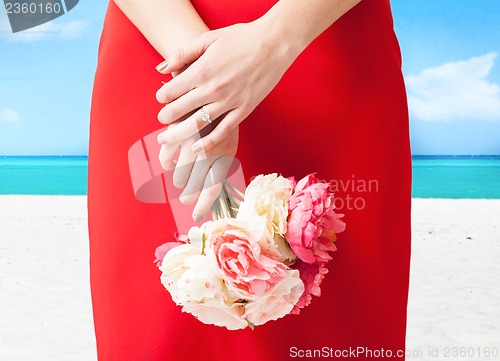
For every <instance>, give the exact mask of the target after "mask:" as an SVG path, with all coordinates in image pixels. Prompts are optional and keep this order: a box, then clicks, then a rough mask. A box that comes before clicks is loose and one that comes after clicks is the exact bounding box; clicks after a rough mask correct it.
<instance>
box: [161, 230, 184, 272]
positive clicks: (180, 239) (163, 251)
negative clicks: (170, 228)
mask: <svg viewBox="0 0 500 361" xmlns="http://www.w3.org/2000/svg"><path fill="white" fill-rule="evenodd" d="M174 237H175V239H176V240H177V241H175V242H167V243H163V244H162V245H161V246H159V247H156V250H155V257H156V259H155V260H154V261H153V263H156V267H158V268H160V267H161V264H162V262H163V259H164V258H165V255H166V254H167V253H168V251H170V250H171V249H172V248H175V247H177V246H180V245H181V244H186V243H189V239H188V237H187V236H186V235H184V234H178V233H177V232H176V233H175V234H174Z"/></svg>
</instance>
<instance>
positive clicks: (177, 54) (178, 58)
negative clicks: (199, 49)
mask: <svg viewBox="0 0 500 361" xmlns="http://www.w3.org/2000/svg"><path fill="white" fill-rule="evenodd" d="M185 54H186V53H185V51H184V48H182V47H181V48H179V49H177V51H176V52H175V57H174V60H176V61H178V62H183V60H184V58H185Z"/></svg>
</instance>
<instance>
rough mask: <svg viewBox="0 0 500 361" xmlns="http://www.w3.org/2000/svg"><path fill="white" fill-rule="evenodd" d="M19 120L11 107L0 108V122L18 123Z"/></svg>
mask: <svg viewBox="0 0 500 361" xmlns="http://www.w3.org/2000/svg"><path fill="white" fill-rule="evenodd" d="M20 121H21V117H20V116H19V114H18V113H17V112H16V111H15V110H13V109H11V108H3V109H0V123H18V122H20Z"/></svg>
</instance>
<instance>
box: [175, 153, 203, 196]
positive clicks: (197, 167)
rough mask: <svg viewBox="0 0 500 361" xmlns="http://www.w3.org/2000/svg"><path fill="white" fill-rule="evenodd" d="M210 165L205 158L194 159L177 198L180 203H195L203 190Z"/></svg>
mask: <svg viewBox="0 0 500 361" xmlns="http://www.w3.org/2000/svg"><path fill="white" fill-rule="evenodd" d="M210 165H211V163H210V160H209V159H207V158H206V156H204V155H202V156H198V157H197V158H196V161H195V163H194V165H193V168H192V170H191V173H190V175H189V180H188V182H187V184H186V187H185V188H184V190H183V191H182V193H181V195H180V196H179V200H180V202H181V203H183V204H192V203H193V202H194V201H196V199H197V198H198V195H199V194H200V192H201V190H202V188H203V183H204V181H205V178H206V176H207V173H208V171H209V170H210Z"/></svg>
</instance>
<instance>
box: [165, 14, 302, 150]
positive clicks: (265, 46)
mask: <svg viewBox="0 0 500 361" xmlns="http://www.w3.org/2000/svg"><path fill="white" fill-rule="evenodd" d="M259 20H260V19H259ZM259 20H257V21H254V22H252V23H248V24H236V25H233V26H229V27H227V28H222V29H218V30H214V31H210V32H207V33H204V34H202V35H201V36H199V37H198V38H197V39H196V40H194V41H193V42H192V43H191V44H189V45H188V46H185V47H183V48H180V49H179V50H178V51H177V52H175V53H173V54H172V55H171V56H168V57H167V58H166V60H165V62H164V63H162V64H160V65H159V66H158V68H157V69H158V71H160V72H161V73H162V74H168V73H172V72H175V71H178V70H179V69H183V68H185V67H186V66H187V68H185V70H184V71H182V73H180V74H179V75H178V76H176V77H175V78H174V79H172V80H171V81H170V82H168V83H166V84H165V85H164V86H162V87H161V88H160V89H159V90H158V92H157V94H156V97H157V99H158V101H159V102H161V103H164V104H166V105H165V107H164V108H163V109H162V110H161V111H160V112H159V114H158V119H159V121H160V122H161V123H163V124H172V123H174V122H176V121H178V120H179V119H180V118H182V117H183V116H185V115H186V114H188V113H190V112H193V111H195V112H194V113H193V114H192V115H191V116H189V117H188V118H187V119H186V120H184V121H182V122H180V123H179V124H178V126H176V127H175V128H173V129H172V128H169V129H168V130H167V131H166V132H164V133H163V134H161V135H160V137H159V139H158V141H159V142H160V143H162V144H169V143H177V142H182V141H184V140H186V139H190V137H192V136H193V135H195V134H197V133H198V132H199V131H200V130H201V129H203V128H205V127H206V126H207V125H208V124H209V122H207V121H205V120H204V119H203V117H202V115H203V113H202V112H201V111H196V110H198V109H201V108H202V107H203V111H204V112H206V113H207V114H209V115H210V118H211V119H217V118H218V117H220V116H221V115H223V114H225V117H224V119H223V120H222V121H221V122H220V123H219V124H218V125H217V126H216V127H215V129H214V130H213V131H212V132H210V133H208V134H207V135H206V136H204V137H203V138H202V139H200V140H198V141H196V142H194V143H193V144H192V151H193V153H196V154H197V153H200V152H201V151H202V150H204V151H209V150H211V149H213V148H214V147H216V146H217V145H220V144H221V142H223V141H224V140H225V139H226V138H227V137H229V136H231V135H232V134H233V132H234V129H236V127H237V126H238V125H239V124H240V123H241V122H242V121H243V120H244V119H245V118H246V117H247V116H248V115H249V114H250V113H251V112H252V111H253V110H254V109H255V107H257V105H258V104H259V103H260V102H261V101H262V100H263V99H264V98H265V97H266V96H267V95H268V94H269V93H270V92H271V90H272V89H273V88H274V87H275V86H276V84H277V83H278V81H279V80H280V79H281V77H282V76H283V74H284V73H285V71H286V70H287V69H288V67H289V66H290V65H291V64H292V62H293V61H294V60H295V58H296V56H297V55H298V54H299V53H300V51H299V50H298V49H295V47H294V46H293V45H290V44H289V42H287V41H284V40H283V39H277V38H276V37H273V36H271V35H270V34H271V32H270V31H269V29H270V28H269V25H268V24H266V23H265V22H264V21H259Z"/></svg>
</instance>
